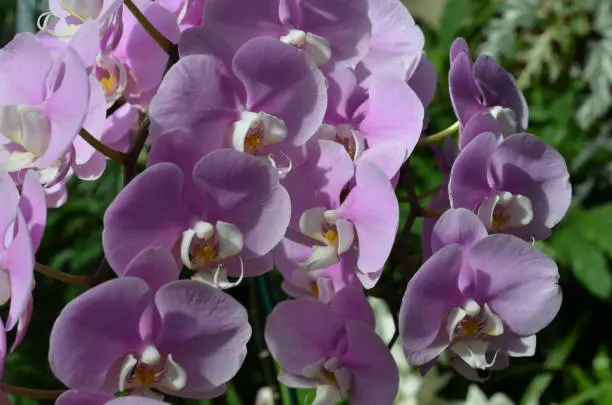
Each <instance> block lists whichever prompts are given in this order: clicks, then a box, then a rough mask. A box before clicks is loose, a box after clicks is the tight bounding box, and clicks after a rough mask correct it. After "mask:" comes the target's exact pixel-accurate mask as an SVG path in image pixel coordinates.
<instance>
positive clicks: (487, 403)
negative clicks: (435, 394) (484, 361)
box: [452, 384, 514, 405]
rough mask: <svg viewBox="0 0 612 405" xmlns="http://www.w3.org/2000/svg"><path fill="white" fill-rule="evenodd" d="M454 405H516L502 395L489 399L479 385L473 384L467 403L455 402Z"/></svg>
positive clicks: (469, 389)
mask: <svg viewBox="0 0 612 405" xmlns="http://www.w3.org/2000/svg"><path fill="white" fill-rule="evenodd" d="M452 405H514V402H512V400H511V399H510V398H508V397H507V396H505V395H504V394H502V393H497V394H494V395H493V396H492V397H491V399H488V398H487V396H486V395H485V394H484V392H482V391H481V390H480V388H479V387H478V385H475V384H472V385H470V388H468V393H467V398H466V399H465V401H458V402H454V403H452Z"/></svg>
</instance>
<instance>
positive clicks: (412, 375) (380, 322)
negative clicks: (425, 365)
mask: <svg viewBox="0 0 612 405" xmlns="http://www.w3.org/2000/svg"><path fill="white" fill-rule="evenodd" d="M368 300H369V301H370V305H371V306H372V309H374V316H375V317H376V333H377V334H378V336H380V337H381V339H382V340H383V341H385V342H390V341H391V338H392V337H393V334H394V333H395V323H394V322H393V316H391V311H389V306H388V305H387V303H386V302H385V301H384V300H381V299H380V298H376V297H369V298H368ZM391 355H392V356H393V358H394V359H395V362H396V363H397V368H398V369H399V374H400V385H399V393H398V395H397V398H396V399H395V405H443V404H445V403H446V402H445V401H444V400H442V399H440V398H438V397H437V396H436V395H437V393H438V392H439V391H440V390H441V389H442V388H443V387H444V386H445V385H446V384H447V383H448V381H449V380H450V378H451V376H452V375H451V374H450V373H445V374H443V375H440V374H439V373H438V370H437V369H436V368H435V367H434V368H432V369H431V370H430V371H429V372H428V373H427V375H425V377H421V375H420V374H419V371H418V370H417V369H416V368H414V367H411V366H409V365H408V362H407V361H406V358H405V357H404V353H403V351H402V345H401V342H400V341H399V339H398V340H397V341H396V342H395V344H394V345H393V347H392V348H391ZM494 405H504V404H501V403H500V404H494Z"/></svg>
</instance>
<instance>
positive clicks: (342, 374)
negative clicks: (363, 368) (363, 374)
mask: <svg viewBox="0 0 612 405" xmlns="http://www.w3.org/2000/svg"><path fill="white" fill-rule="evenodd" d="M334 376H335V377H336V381H337V382H338V388H339V389H340V392H342V393H345V392H348V390H349V389H350V388H351V372H350V371H349V370H348V369H346V368H338V369H336V370H335V371H334Z"/></svg>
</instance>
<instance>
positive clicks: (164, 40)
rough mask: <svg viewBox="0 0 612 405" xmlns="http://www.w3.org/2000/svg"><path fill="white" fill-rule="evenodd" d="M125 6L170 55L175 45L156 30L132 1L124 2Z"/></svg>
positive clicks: (126, 0)
mask: <svg viewBox="0 0 612 405" xmlns="http://www.w3.org/2000/svg"><path fill="white" fill-rule="evenodd" d="M123 4H125V6H126V7H127V8H128V10H130V12H131V13H132V14H133V15H134V17H135V18H136V20H138V22H139V23H140V25H142V26H143V28H144V29H145V31H147V34H149V36H150V37H151V38H153V40H154V41H155V42H156V43H157V45H159V47H160V48H161V49H163V50H164V51H165V52H166V53H167V54H168V55H170V53H171V52H172V50H173V49H174V44H173V43H172V42H171V41H170V40H169V39H168V38H166V37H165V36H164V35H163V34H162V33H161V32H159V31H158V30H157V28H155V26H154V25H153V24H151V21H149V19H148V18H147V17H145V15H144V14H143V13H142V11H140V10H139V9H138V7H136V5H135V4H134V2H133V1H132V0H124V2H123Z"/></svg>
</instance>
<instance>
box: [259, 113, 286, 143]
mask: <svg viewBox="0 0 612 405" xmlns="http://www.w3.org/2000/svg"><path fill="white" fill-rule="evenodd" d="M259 119H260V120H261V123H262V125H263V128H264V133H263V139H262V143H263V145H264V146H267V145H274V144H275V143H279V142H281V141H283V140H284V139H285V138H286V137H287V126H286V125H285V122H284V121H283V120H281V119H280V118H278V117H276V116H274V115H270V114H266V113H259Z"/></svg>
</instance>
